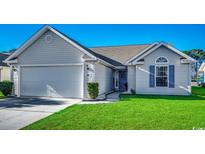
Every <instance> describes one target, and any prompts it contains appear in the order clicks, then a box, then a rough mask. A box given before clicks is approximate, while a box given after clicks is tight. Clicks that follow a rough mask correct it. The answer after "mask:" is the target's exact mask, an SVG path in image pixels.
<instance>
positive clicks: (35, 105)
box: [0, 98, 81, 130]
mask: <svg viewBox="0 0 205 154" xmlns="http://www.w3.org/2000/svg"><path fill="white" fill-rule="evenodd" d="M80 101H81V100H80V99H39V98H5V99H0V129H1V130H4V129H6V130H8V129H14V130H15V129H20V128H22V127H25V126H27V125H29V124H31V123H33V122H35V121H37V120H40V119H42V118H44V117H47V116H49V115H51V114H53V113H54V112H57V111H60V110H62V109H64V108H66V107H68V106H71V105H73V104H76V103H79V102H80Z"/></svg>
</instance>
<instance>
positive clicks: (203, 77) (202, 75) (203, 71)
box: [197, 62, 205, 85]
mask: <svg viewBox="0 0 205 154" xmlns="http://www.w3.org/2000/svg"><path fill="white" fill-rule="evenodd" d="M204 82H205V62H203V63H202V64H201V66H200V68H199V70H198V79H197V83H198V84H199V85H201V84H202V83H204Z"/></svg>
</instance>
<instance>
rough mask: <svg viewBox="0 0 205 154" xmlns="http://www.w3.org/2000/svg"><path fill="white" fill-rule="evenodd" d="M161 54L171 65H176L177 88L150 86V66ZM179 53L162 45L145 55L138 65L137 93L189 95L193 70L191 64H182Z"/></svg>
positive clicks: (136, 75) (136, 74)
mask: <svg viewBox="0 0 205 154" xmlns="http://www.w3.org/2000/svg"><path fill="white" fill-rule="evenodd" d="M159 56H165V57H167V58H168V60H169V65H175V88H168V87H163V88H162V87H155V88H150V87H149V66H150V65H155V60H156V59H157V58H158V57H159ZM180 58H181V56H179V55H178V54H176V53H174V52H172V51H170V50H169V49H167V48H165V47H160V48H159V49H157V50H156V51H154V52H152V53H151V54H149V55H147V56H146V57H145V63H144V64H143V65H137V66H136V73H135V77H136V82H135V84H136V89H135V90H136V93H139V94H166V95H188V94H190V93H189V90H190V86H191V79H190V75H191V72H190V71H191V70H190V65H189V64H181V63H180Z"/></svg>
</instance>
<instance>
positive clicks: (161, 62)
mask: <svg viewBox="0 0 205 154" xmlns="http://www.w3.org/2000/svg"><path fill="white" fill-rule="evenodd" d="M156 63H158V64H166V63H168V59H167V58H166V57H159V58H157V60H156Z"/></svg>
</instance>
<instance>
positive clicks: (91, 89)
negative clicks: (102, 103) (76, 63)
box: [87, 82, 99, 99]
mask: <svg viewBox="0 0 205 154" xmlns="http://www.w3.org/2000/svg"><path fill="white" fill-rule="evenodd" d="M87 86H88V94H89V96H90V98H91V99H96V97H97V96H98V94H99V88H98V86H99V85H98V83H97V82H89V83H87Z"/></svg>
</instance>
